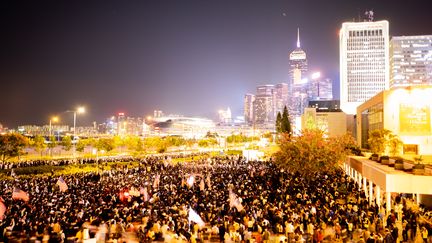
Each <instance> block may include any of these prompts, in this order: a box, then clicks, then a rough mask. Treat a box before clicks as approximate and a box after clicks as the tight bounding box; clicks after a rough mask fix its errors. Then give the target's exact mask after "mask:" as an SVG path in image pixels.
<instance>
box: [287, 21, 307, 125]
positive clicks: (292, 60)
mask: <svg viewBox="0 0 432 243" xmlns="http://www.w3.org/2000/svg"><path fill="white" fill-rule="evenodd" d="M289 65H290V67H289V68H290V69H289V79H290V80H289V89H290V99H291V102H290V103H291V105H290V107H289V109H290V113H291V114H292V115H293V116H295V117H299V116H300V115H301V114H302V113H303V110H304V108H305V107H307V81H306V78H305V77H306V73H307V71H308V64H307V58H306V52H304V51H303V50H302V49H301V47H300V31H299V29H297V48H296V49H295V50H294V51H292V52H291V53H290V55H289Z"/></svg>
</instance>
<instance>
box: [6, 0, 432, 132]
mask: <svg viewBox="0 0 432 243" xmlns="http://www.w3.org/2000/svg"><path fill="white" fill-rule="evenodd" d="M423 2H425V1H417V2H416V4H411V5H410V7H409V8H406V6H404V5H403V4H401V3H396V2H390V1H381V2H376V1H362V2H357V1H343V2H341V3H339V2H338V1H331V2H328V1H326V2H325V3H324V2H316V1H302V2H289V1H272V2H264V1H236V2H232V1H209V2H206V3H202V2H199V1H182V2H181V3H179V2H175V1H165V2H150V3H147V2H132V1H131V2H127V3H124V2H121V1H109V2H108V1H107V2H104V3H103V4H95V3H86V2H79V1H74V2H50V1H43V2H38V3H34V2H29V3H26V2H24V1H8V2H6V3H4V4H2V5H1V6H0V11H1V17H0V18H1V21H0V22H1V23H0V26H1V27H2V30H3V35H2V36H3V37H2V40H0V43H1V45H0V46H1V47H0V48H1V53H2V55H1V56H0V63H1V65H0V80H1V84H0V85H1V86H0V87H2V89H1V90H2V91H3V92H2V95H1V96H0V97H1V98H0V123H2V124H3V125H4V126H7V127H16V126H17V125H19V124H47V123H48V121H49V119H50V116H52V115H55V114H60V113H62V112H64V111H66V110H72V109H75V108H76V107H77V106H78V105H85V106H86V108H87V109H88V112H87V114H86V115H82V116H81V115H80V116H79V118H78V119H79V124H80V125H89V124H91V122H92V121H102V120H103V119H104V118H105V117H107V116H108V115H109V114H116V113H118V112H125V113H127V114H130V115H132V116H145V115H148V114H152V112H153V110H155V109H160V110H163V111H165V112H167V113H181V114H184V115H196V116H207V117H212V118H214V117H216V116H217V111H218V110H219V109H220V108H223V107H231V109H232V111H233V114H236V115H237V114H242V108H243V94H245V93H248V92H251V91H253V90H254V89H255V87H256V86H258V85H260V84H267V83H274V84H276V83H282V82H284V83H288V70H289V56H288V55H289V53H290V52H291V51H292V50H294V49H295V47H296V40H297V36H296V35H297V28H300V34H301V42H302V49H304V50H305V51H306V52H307V54H308V59H309V61H308V62H309V63H308V64H309V66H310V68H309V70H310V71H311V72H314V71H320V72H321V73H322V74H323V75H324V76H326V77H330V78H331V79H332V80H333V84H334V85H335V87H334V88H333V90H335V91H338V90H339V85H338V83H339V51H338V49H339V41H338V38H339V36H338V31H339V29H340V27H341V25H342V23H343V22H345V21H352V20H353V19H356V20H357V19H358V16H359V15H362V13H363V12H364V11H365V10H371V9H372V10H373V11H374V12H375V20H388V21H389V25H390V36H404V35H428V34H432V33H430V32H428V31H430V30H428V26H427V25H426V23H430V22H431V21H432V16H430V14H429V13H428V11H427V9H425V8H424V7H423V6H422V3H423ZM336 8H337V10H338V11H334V10H335V9H336ZM311 16H313V17H311ZM401 16H404V17H401ZM318 23H319V24H318ZM334 95H335V98H338V97H339V94H338V92H335V93H334ZM69 115H71V114H69ZM63 122H65V123H69V124H71V123H72V119H71V118H70V119H69V118H68V120H66V121H63Z"/></svg>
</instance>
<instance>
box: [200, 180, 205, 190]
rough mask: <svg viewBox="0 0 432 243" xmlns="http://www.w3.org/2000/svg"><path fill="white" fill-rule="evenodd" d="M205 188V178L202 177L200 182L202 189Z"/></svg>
mask: <svg viewBox="0 0 432 243" xmlns="http://www.w3.org/2000/svg"><path fill="white" fill-rule="evenodd" d="M204 189H205V186H204V179H201V182H200V191H204Z"/></svg>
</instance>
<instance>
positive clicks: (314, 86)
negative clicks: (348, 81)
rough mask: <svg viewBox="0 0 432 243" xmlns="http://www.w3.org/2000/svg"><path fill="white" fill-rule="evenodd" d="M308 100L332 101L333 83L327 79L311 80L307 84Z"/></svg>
mask: <svg viewBox="0 0 432 243" xmlns="http://www.w3.org/2000/svg"><path fill="white" fill-rule="evenodd" d="M307 93H308V99H309V101H311V100H331V99H333V83H332V80H331V79H329V78H321V77H317V78H315V79H314V78H312V79H311V80H309V83H308V89H307Z"/></svg>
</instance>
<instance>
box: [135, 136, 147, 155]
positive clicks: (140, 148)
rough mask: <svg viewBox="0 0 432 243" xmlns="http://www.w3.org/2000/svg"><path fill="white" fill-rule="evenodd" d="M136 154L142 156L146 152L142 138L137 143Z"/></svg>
mask: <svg viewBox="0 0 432 243" xmlns="http://www.w3.org/2000/svg"><path fill="white" fill-rule="evenodd" d="M135 152H137V153H138V154H142V153H144V152H145V148H144V142H143V140H142V139H141V138H139V139H138V141H137V143H136V146H135Z"/></svg>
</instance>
